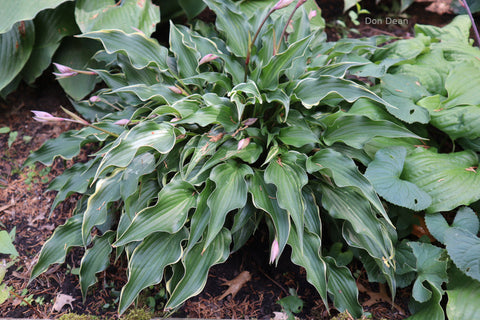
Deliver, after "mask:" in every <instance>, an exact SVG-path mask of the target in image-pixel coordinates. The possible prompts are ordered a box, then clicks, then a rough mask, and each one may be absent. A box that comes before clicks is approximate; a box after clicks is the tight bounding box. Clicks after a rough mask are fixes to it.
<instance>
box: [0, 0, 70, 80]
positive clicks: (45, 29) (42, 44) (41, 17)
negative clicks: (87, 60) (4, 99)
mask: <svg viewBox="0 0 480 320" xmlns="http://www.w3.org/2000/svg"><path fill="white" fill-rule="evenodd" d="M74 7H75V4H74V3H73V2H66V3H64V4H62V5H60V6H59V7H58V8H56V9H50V10H44V11H42V12H40V13H39V14H38V15H37V17H36V18H35V19H34V20H33V23H34V24H35V44H34V46H33V50H32V53H31V55H30V58H29V59H28V62H27V63H26V64H25V66H24V67H23V70H22V76H23V79H24V80H25V81H26V82H27V83H33V82H34V81H35V79H36V78H37V77H39V76H40V75H41V74H42V72H43V71H44V70H45V69H46V68H48V66H49V65H50V63H51V61H52V56H53V54H54V53H55V51H56V50H57V49H58V47H59V46H60V41H61V40H62V39H63V37H66V36H70V35H73V34H75V33H78V27H77V25H76V24H75V19H74V18H73V10H74ZM0 11H1V9H0ZM18 11H23V8H22V10H18Z"/></svg>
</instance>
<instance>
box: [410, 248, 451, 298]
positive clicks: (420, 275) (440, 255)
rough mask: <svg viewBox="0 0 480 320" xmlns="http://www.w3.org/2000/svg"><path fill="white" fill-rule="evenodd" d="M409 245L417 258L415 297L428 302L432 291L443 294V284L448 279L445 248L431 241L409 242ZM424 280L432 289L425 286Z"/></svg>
mask: <svg viewBox="0 0 480 320" xmlns="http://www.w3.org/2000/svg"><path fill="white" fill-rule="evenodd" d="M408 245H409V246H410V247H411V248H412V250H413V254H414V256H415V257H416V258H417V263H416V266H415V270H416V272H417V279H416V280H415V283H414V285H413V290H412V294H413V298H414V299H415V300H417V301H418V302H427V301H428V300H430V299H431V298H432V291H433V292H435V291H438V292H440V294H443V289H442V284H443V282H447V281H448V277H447V259H446V256H445V250H444V249H441V248H438V247H435V246H433V245H431V244H429V243H420V242H409V243H408ZM424 282H427V283H428V284H430V286H431V289H429V288H427V287H425V284H424Z"/></svg>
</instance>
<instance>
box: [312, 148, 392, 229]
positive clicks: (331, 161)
mask: <svg viewBox="0 0 480 320" xmlns="http://www.w3.org/2000/svg"><path fill="white" fill-rule="evenodd" d="M306 165H307V171H308V172H309V173H314V172H317V171H322V172H324V171H325V172H326V173H327V174H328V175H329V176H330V177H332V178H333V181H334V182H335V184H336V185H337V186H339V187H349V186H350V187H357V188H358V189H359V190H360V191H361V192H362V194H363V195H364V196H365V197H366V198H367V199H368V200H369V201H370V203H371V204H372V205H373V206H374V207H375V209H377V211H378V212H380V213H381V214H382V216H383V217H384V218H385V219H386V220H387V221H389V219H388V216H387V213H386V212H385V209H384V208H383V205H382V202H381V201H380V199H379V198H378V196H377V194H376V193H375V190H374V189H373V187H372V184H371V183H370V181H368V179H367V178H366V177H365V176H364V175H362V174H361V173H360V171H359V170H358V168H357V165H356V164H355V162H354V161H353V160H352V159H351V158H349V157H347V156H345V155H343V154H342V153H340V152H337V151H335V150H333V149H330V148H329V149H323V150H320V151H318V152H317V153H315V154H314V155H313V156H311V157H309V158H308V159H307V164H306Z"/></svg>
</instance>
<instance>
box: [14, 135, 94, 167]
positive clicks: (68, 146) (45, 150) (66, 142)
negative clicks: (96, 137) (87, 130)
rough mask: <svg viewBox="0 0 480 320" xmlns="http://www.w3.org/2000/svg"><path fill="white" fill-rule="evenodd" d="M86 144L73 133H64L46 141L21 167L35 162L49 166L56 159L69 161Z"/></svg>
mask: <svg viewBox="0 0 480 320" xmlns="http://www.w3.org/2000/svg"><path fill="white" fill-rule="evenodd" d="M86 142H87V141H85V139H84V138H82V137H78V136H76V135H75V132H74V131H67V132H64V133H62V134H61V135H60V136H59V137H58V138H55V139H50V140H48V141H47V142H45V143H44V144H43V145H42V146H41V147H40V149H38V150H36V151H34V152H33V153H32V154H31V155H30V156H29V157H28V158H27V160H25V163H24V164H23V166H29V165H31V164H33V163H35V162H41V163H43V164H44V165H46V166H49V165H51V164H52V163H53V160H54V159H55V158H56V157H62V158H63V159H66V160H71V159H72V158H73V157H75V156H76V155H77V154H79V152H80V147H81V146H82V145H83V144H84V143H86Z"/></svg>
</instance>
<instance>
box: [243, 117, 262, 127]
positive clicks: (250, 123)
mask: <svg viewBox="0 0 480 320" xmlns="http://www.w3.org/2000/svg"><path fill="white" fill-rule="evenodd" d="M257 120H258V119H257V118H248V119H247V120H245V121H244V122H243V125H245V126H251V125H252V124H254V123H255V122H257Z"/></svg>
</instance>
